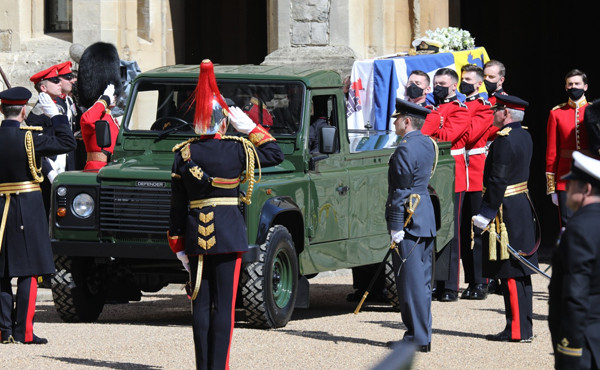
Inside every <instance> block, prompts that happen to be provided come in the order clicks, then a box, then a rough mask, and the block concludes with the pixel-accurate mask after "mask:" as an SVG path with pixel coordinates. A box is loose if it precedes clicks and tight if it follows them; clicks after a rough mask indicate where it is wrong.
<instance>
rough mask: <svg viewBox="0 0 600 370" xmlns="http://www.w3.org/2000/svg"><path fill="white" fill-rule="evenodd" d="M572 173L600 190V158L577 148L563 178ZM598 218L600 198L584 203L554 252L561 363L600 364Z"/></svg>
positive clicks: (554, 311) (552, 303)
mask: <svg viewBox="0 0 600 370" xmlns="http://www.w3.org/2000/svg"><path fill="white" fill-rule="evenodd" d="M567 179H569V180H570V179H574V180H580V181H581V182H584V183H589V184H591V185H592V187H593V188H595V189H596V191H598V190H600V161H598V160H594V159H592V158H591V157H587V156H585V155H583V154H581V153H579V152H574V153H573V164H572V166H571V171H570V172H569V173H568V174H567V176H566V177H564V178H563V179H562V180H563V181H565V180H567ZM575 186H577V185H575ZM590 199H592V200H593V198H590ZM598 220H600V202H598V201H597V200H596V201H590V202H589V203H587V204H584V205H582V206H581V207H580V208H579V209H578V210H577V211H576V212H575V213H574V214H573V216H572V217H571V218H570V219H569V222H568V223H567V226H566V228H565V230H564V232H563V234H562V236H561V238H560V244H559V246H558V248H556V249H555V251H554V255H553V256H552V279H551V280H550V286H549V293H550V299H549V312H548V324H549V327H550V334H551V336H552V346H553V347H554V356H555V367H556V368H557V369H600V249H599V248H598V245H599V241H600V229H599V228H598Z"/></svg>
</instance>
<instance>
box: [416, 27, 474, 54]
mask: <svg viewBox="0 0 600 370" xmlns="http://www.w3.org/2000/svg"><path fill="white" fill-rule="evenodd" d="M425 34H426V35H427V37H428V38H430V39H432V40H435V41H438V42H440V43H441V44H442V47H441V48H440V51H441V52H448V51H460V50H467V49H473V48H474V47H475V39H474V38H473V37H472V36H471V33H470V32H469V31H467V30H461V29H460V28H457V27H445V28H441V29H440V28H436V29H435V30H434V31H431V30H427V31H425Z"/></svg>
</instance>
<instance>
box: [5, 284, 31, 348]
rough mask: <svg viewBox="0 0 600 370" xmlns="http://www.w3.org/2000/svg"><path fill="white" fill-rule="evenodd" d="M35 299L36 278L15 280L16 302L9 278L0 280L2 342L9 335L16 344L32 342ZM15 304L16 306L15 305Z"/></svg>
mask: <svg viewBox="0 0 600 370" xmlns="http://www.w3.org/2000/svg"><path fill="white" fill-rule="evenodd" d="M36 298H37V276H25V277H19V278H17V295H16V302H15V297H14V296H13V292H12V286H11V278H10V277H3V278H0V334H1V336H2V340H6V339H8V337H10V336H11V335H12V336H13V338H14V339H15V340H16V341H18V342H23V343H26V342H31V341H32V340H33V319H34V316H35V300H36ZM15 303H16V304H15Z"/></svg>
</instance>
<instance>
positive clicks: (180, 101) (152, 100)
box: [125, 79, 304, 135]
mask: <svg viewBox="0 0 600 370" xmlns="http://www.w3.org/2000/svg"><path fill="white" fill-rule="evenodd" d="M217 84H218V85H219V90H220V91H221V94H222V95H223V96H224V97H225V98H226V100H227V102H228V104H229V105H236V106H238V107H240V108H242V110H244V111H245V112H246V114H248V116H250V118H252V119H253V120H254V121H255V122H256V123H257V124H262V125H263V126H265V127H267V128H269V130H270V133H271V134H273V135H294V134H296V132H297V131H298V129H299V128H300V122H301V120H300V119H301V112H302V103H303V102H302V97H303V96H304V87H303V85H302V84H300V83H297V82H295V83H292V82H279V81H277V82H264V81H229V80H226V81H223V80H221V81H217ZM195 88H196V81H193V80H188V81H181V80H162V79H161V80H150V79H142V80H139V81H138V82H137V84H136V86H135V87H134V92H133V94H134V96H133V97H132V99H131V104H132V105H131V106H130V107H128V112H127V117H126V119H125V121H126V123H125V125H126V128H127V129H128V130H130V131H148V130H152V131H158V132H164V131H167V130H172V129H173V128H175V127H178V126H180V128H179V129H177V130H176V131H177V132H186V131H187V132H188V134H189V131H191V130H192V125H189V124H191V123H193V117H194V104H193V100H192V99H193V92H194V89H195ZM259 107H262V109H259ZM232 129H233V128H232V127H229V131H231V130H232Z"/></svg>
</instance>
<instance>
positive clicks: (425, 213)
mask: <svg viewBox="0 0 600 370" xmlns="http://www.w3.org/2000/svg"><path fill="white" fill-rule="evenodd" d="M396 107H397V108H396V111H397V112H401V113H405V112H415V113H411V114H417V115H419V116H421V115H422V117H423V118H424V117H425V115H426V114H427V113H428V110H427V109H425V108H421V107H418V106H417V105H416V104H413V103H409V102H407V101H399V102H398V103H397V104H396ZM415 107H418V109H417V108H415ZM419 109H420V110H422V111H419ZM419 112H424V113H419ZM435 156H436V149H435V146H434V144H433V142H432V141H431V139H430V138H428V137H427V136H425V135H423V134H422V133H421V131H418V130H416V131H411V132H408V133H407V134H406V135H405V136H404V137H403V138H402V141H401V142H400V144H399V145H398V147H397V148H396V150H395V151H394V154H392V156H391V157H390V160H389V163H388V165H389V170H388V199H387V202H386V208H385V218H386V221H387V225H388V229H389V230H396V231H399V230H404V231H405V236H404V240H402V241H401V242H400V245H399V246H398V251H399V254H400V255H398V254H397V253H394V252H392V262H393V266H394V276H395V277H396V287H397V289H398V298H399V300H400V312H401V314H402V322H403V323H404V325H405V326H406V329H407V330H406V332H405V333H404V339H403V340H404V341H407V342H410V343H413V344H415V345H417V346H421V348H427V349H426V351H428V350H429V346H430V343H431V323H432V317H431V274H432V271H431V270H432V249H433V244H434V238H435V235H436V223H435V214H434V211H433V205H432V203H431V198H430V197H429V191H428V189H427V186H428V184H429V179H430V177H431V171H432V168H433V164H434V161H435ZM411 194H418V195H419V196H420V202H419V204H418V206H417V207H416V209H415V211H414V214H413V216H412V218H411V221H410V222H409V223H408V225H407V226H406V227H404V223H405V219H406V216H405V215H406V214H407V213H406V211H407V209H406V207H407V201H408V199H409V196H410V195H411ZM400 257H401V258H402V260H403V261H404V262H401V261H400ZM398 271H400V272H399V273H398ZM407 282H408V283H407Z"/></svg>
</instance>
